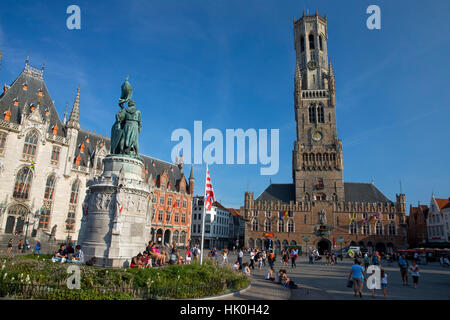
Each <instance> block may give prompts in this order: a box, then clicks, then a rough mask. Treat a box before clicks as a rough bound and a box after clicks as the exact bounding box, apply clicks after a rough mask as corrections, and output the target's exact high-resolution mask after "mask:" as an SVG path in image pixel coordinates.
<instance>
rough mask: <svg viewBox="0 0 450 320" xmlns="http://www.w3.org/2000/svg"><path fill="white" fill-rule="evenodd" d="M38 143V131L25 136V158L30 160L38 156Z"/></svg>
mask: <svg viewBox="0 0 450 320" xmlns="http://www.w3.org/2000/svg"><path fill="white" fill-rule="evenodd" d="M37 144H38V133H37V132H36V131H31V132H29V133H28V134H27V135H26V137H25V143H24V145H23V158H24V159H27V160H30V159H35V158H36V148H37Z"/></svg>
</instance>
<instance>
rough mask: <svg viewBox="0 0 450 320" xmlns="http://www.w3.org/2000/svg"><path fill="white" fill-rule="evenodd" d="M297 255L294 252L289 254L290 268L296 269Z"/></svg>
mask: <svg viewBox="0 0 450 320" xmlns="http://www.w3.org/2000/svg"><path fill="white" fill-rule="evenodd" d="M297 257H298V254H297V252H296V251H292V252H291V268H297V264H296V260H297Z"/></svg>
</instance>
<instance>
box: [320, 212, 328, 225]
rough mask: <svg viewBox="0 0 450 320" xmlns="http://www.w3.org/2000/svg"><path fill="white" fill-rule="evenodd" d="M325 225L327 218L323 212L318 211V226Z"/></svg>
mask: <svg viewBox="0 0 450 320" xmlns="http://www.w3.org/2000/svg"><path fill="white" fill-rule="evenodd" d="M326 223H327V217H326V214H325V211H323V210H320V211H319V224H320V225H325V224H326Z"/></svg>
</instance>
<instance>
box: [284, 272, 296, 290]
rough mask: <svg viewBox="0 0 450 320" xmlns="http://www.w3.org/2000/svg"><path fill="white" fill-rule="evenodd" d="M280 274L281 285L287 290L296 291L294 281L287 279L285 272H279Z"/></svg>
mask: <svg viewBox="0 0 450 320" xmlns="http://www.w3.org/2000/svg"><path fill="white" fill-rule="evenodd" d="M280 272H281V284H282V285H283V286H285V287H286V288H289V289H297V288H298V286H297V285H296V284H295V282H294V281H292V280H291V279H289V277H288V276H287V274H286V270H280Z"/></svg>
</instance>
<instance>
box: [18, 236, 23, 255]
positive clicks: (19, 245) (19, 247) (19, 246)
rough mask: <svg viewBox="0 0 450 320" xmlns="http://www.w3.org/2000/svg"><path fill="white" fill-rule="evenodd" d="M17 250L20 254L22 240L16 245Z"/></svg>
mask: <svg viewBox="0 0 450 320" xmlns="http://www.w3.org/2000/svg"><path fill="white" fill-rule="evenodd" d="M17 249H18V252H22V249H23V240H22V239H21V240H20V241H19V243H18V244H17Z"/></svg>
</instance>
